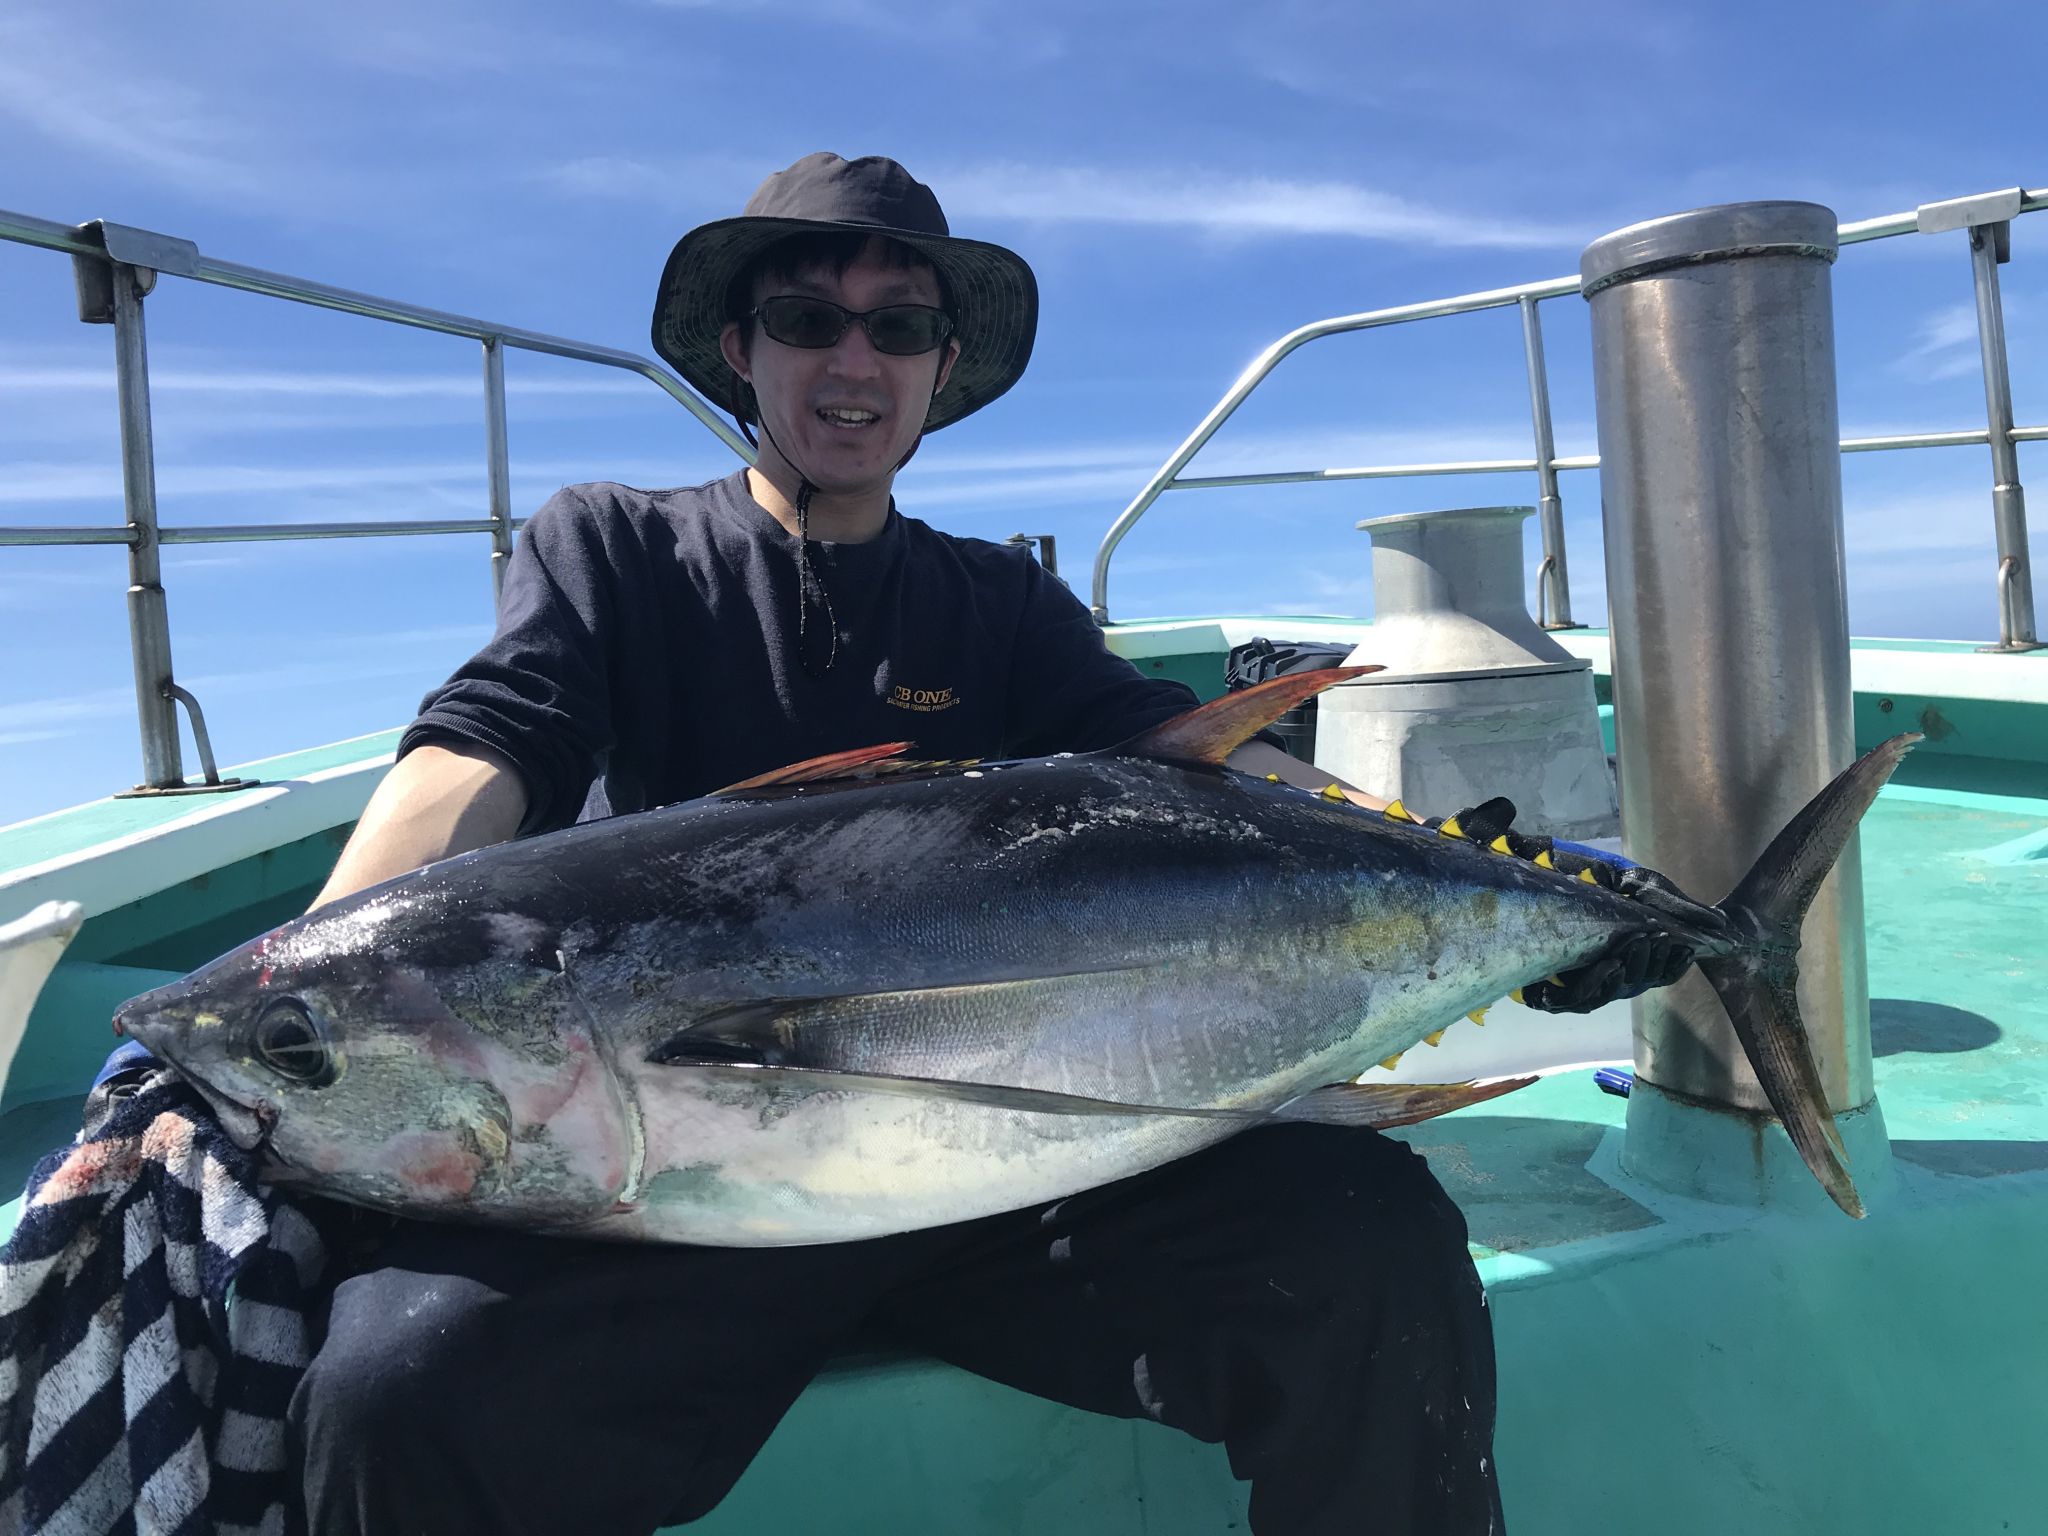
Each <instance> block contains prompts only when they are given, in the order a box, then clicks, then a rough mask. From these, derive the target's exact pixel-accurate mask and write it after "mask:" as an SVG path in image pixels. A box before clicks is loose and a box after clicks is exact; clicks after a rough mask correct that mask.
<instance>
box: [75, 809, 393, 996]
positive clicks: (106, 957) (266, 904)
mask: <svg viewBox="0 0 2048 1536" xmlns="http://www.w3.org/2000/svg"><path fill="white" fill-rule="evenodd" d="M353 830H354V823H349V824H348V825H345V826H339V827H328V828H325V829H324V830H322V831H319V832H315V833H313V834H312V835H311V836H310V837H302V838H299V839H297V840H296V841H294V842H290V843H285V844H282V845H281V846H279V847H276V848H269V849H265V850H264V851H263V852H262V853H258V854H254V855H252V856H251V857H249V858H246V859H238V860H237V861H235V862H234V863H232V864H227V865H223V866H222V867H221V868H219V869H214V870H208V871H207V872H206V873H204V874H201V875H195V876H194V877H193V878H191V879H190V880H182V881H180V882H178V884H176V885H173V886H169V887H167V888H166V889H164V890H161V891H157V892H155V893H154V894H152V895H149V896H145V897H143V898H142V899H141V900H140V901H132V902H129V903H128V904H127V905H126V906H122V907H116V908H114V909H113V910H112V911H110V912H103V913H101V914H100V915H99V916H97V917H93V918H89V919H87V921H86V924H85V926H84V927H83V928H81V929H80V930H79V933H78V937H77V938H76V939H74V940H72V942H71V948H70V949H69V950H68V951H67V952H66V954H65V959H66V960H101V961H106V962H109V963H112V964H117V965H140V966H149V967H155V968H159V969H167V970H176V971H189V970H193V969H195V968H196V967H198V966H201V965H204V964H205V963H206V962H207V961H209V960H211V959H214V958H215V957H216V956H218V955H221V954H224V953H226V952H227V951H228V950H230V949H233V948H234V947H235V946H236V945H238V944H240V943H242V942H244V941H245V940H247V939H250V938H253V937H255V936H256V935H257V934H259V933H262V932H264V931H265V930H266V929H270V928H275V927H276V926H277V925H278V924H279V923H282V922H287V921H289V920H290V919H292V918H294V917H297V916H298V915H299V914H300V913H301V912H304V911H305V910H306V907H307V906H308V905H309V904H310V903H311V902H312V900H313V898H314V897H315V896H316V895H318V894H319V890H320V887H321V885H322V884H324V883H325V881H326V879H327V876H328V875H329V874H330V873H331V872H332V871H333V869H334V861H335V860H336V859H337V858H339V857H340V856H341V849H342V845H343V844H344V843H346V842H347V841H348V836H349V833H350V832H352V831H353Z"/></svg>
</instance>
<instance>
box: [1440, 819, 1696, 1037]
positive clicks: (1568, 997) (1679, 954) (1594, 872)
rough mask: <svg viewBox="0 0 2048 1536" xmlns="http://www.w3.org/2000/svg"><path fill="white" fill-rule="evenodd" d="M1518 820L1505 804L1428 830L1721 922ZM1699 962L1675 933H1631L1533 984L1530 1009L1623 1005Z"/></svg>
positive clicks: (1629, 871) (1657, 885)
mask: <svg viewBox="0 0 2048 1536" xmlns="http://www.w3.org/2000/svg"><path fill="white" fill-rule="evenodd" d="M1514 820H1515V805H1514V802H1513V801H1512V800H1508V799H1506V798H1504V797H1497V798H1495V799H1492V800H1488V801H1486V802H1485V803H1483V804H1481V805H1475V806H1469V807H1467V808H1466V809H1464V810H1462V811H1459V812H1458V813H1457V814H1456V815H1455V816H1444V817H1432V818H1430V819H1429V820H1426V821H1424V822H1422V823H1421V824H1422V825H1423V826H1425V827H1427V828H1429V829H1430V830H1431V831H1433V832H1444V831H1445V830H1446V829H1449V835H1452V836H1457V837H1464V838H1468V839H1470V840H1471V841H1473V842H1476V843H1480V844H1483V845H1484V846H1486V847H1489V848H1492V849H1494V850H1495V851H1496V852H1505V853H1509V854H1512V855H1513V856H1514V857H1516V858H1518V859H1527V860H1529V861H1531V862H1532V863H1542V864H1544V865H1546V866H1548V867H1549V868H1551V869H1555V870H1556V871H1558V873H1560V874H1565V875H1574V876H1582V877H1590V878H1591V880H1592V881H1593V883H1594V884H1596V885H1601V886H1605V887H1606V888H1607V889H1608V890H1610V891H1616V892H1619V893H1620V894H1621V895H1623V896H1627V897H1630V898H1632V899H1642V900H1645V901H1646V904H1647V905H1649V906H1651V907H1652V908H1662V909H1664V910H1667V911H1674V910H1675V911H1679V912H1681V913H1682V915H1683V916H1685V917H1686V918H1687V919H1688V920H1691V921H1695V922H1711V920H1712V919H1714V918H1716V917H1718V916H1719V914H1718V913H1717V912H1715V910H1714V909H1713V908H1711V907H1701V906H1699V904H1698V903H1696V902H1694V901H1692V900H1690V899H1689V898H1688V897H1686V896H1685V894H1684V893H1683V892H1681V891H1680V890H1679V889H1678V888H1677V887H1676V886H1674V885H1673V884H1672V883H1671V882H1670V881H1669V880H1667V879H1665V878H1664V877H1663V876H1662V875H1660V874H1658V873H1657V872H1656V871H1655V870H1651V869H1643V868H1640V867H1639V866H1637V865H1634V864H1628V863H1624V862H1620V861H1617V860H1611V859H1602V858H1597V857H1594V856H1593V855H1591V854H1589V853H1584V852H1581V851H1580V850H1578V849H1576V848H1563V847H1559V846H1558V845H1557V844H1556V843H1555V842H1553V841H1552V840H1551V839H1550V838H1547V837H1543V836H1540V835H1537V836H1532V835H1530V834H1528V833H1524V832H1517V831H1516V830H1515V829H1514ZM1692 958H1693V954H1692V946H1690V945H1689V944H1687V943H1685V942H1684V941H1683V940H1681V939H1676V938H1673V937H1672V936H1671V935H1670V934H1666V933H1635V934H1630V935H1628V936H1627V937H1625V938H1623V939H1620V940H1618V941H1616V943H1615V945H1614V947H1613V948H1611V949H1610V950H1608V952H1607V953H1606V954H1604V955H1601V956H1600V957H1599V958H1598V959H1594V960H1589V961H1587V962H1586V964H1584V965H1582V966H1579V967H1578V968H1577V969H1575V970H1569V971H1565V972H1563V973H1562V974H1560V975H1559V976H1558V977H1557V978H1556V979H1555V980H1544V981H1537V982H1531V983H1530V984H1529V985H1528V986H1526V987H1524V988H1522V1005H1523V1006H1524V1007H1526V1008H1534V1009H1536V1010H1537V1011H1538V1012H1539V1013H1591V1012H1592V1011H1593V1010H1594V1009H1596V1008H1604V1007H1606V1006H1607V1004H1609V1003H1613V1002H1619V1001H1620V1000H1621V999H1623V998H1626V997H1637V996H1640V995H1641V994H1642V993H1644V992H1647V991H1649V990H1650V989H1651V988H1652V987H1665V986H1669V985H1670V984H1671V983H1672V982H1674V981H1676V980H1678V978H1679V977H1681V976H1683V975H1684V974H1685V971H1686V967H1687V966H1689V965H1691V964H1692Z"/></svg>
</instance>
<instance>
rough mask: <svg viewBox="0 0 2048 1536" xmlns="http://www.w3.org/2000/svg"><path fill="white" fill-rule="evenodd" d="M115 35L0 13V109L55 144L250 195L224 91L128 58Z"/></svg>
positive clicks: (190, 183) (186, 183) (242, 149)
mask: <svg viewBox="0 0 2048 1536" xmlns="http://www.w3.org/2000/svg"><path fill="white" fill-rule="evenodd" d="M118 38H119V34H118V33H114V32H105V31H101V30H97V29H94V28H90V27H78V26H70V25H58V24H55V23H53V22H51V21H47V20H45V19H43V18H40V17H36V16H31V15H26V14H20V13H17V14H14V15H11V16H8V17H5V18H0V117H6V118H12V119H14V121H15V122H17V123H18V124H20V125H21V126H23V127H25V128H27V129H28V130H29V131H30V132H31V133H33V134H34V135H36V136H37V137H39V138H41V139H42V140H44V141H45V142H47V143H49V144H52V145H54V146H56V147H57V148H58V149H60V150H63V151H65V152H68V153H72V154H77V155H82V156H85V157H87V158H89V159H92V160H96V161H101V162H108V161H112V162H118V163H120V164H123V165H126V166H130V167H134V168H138V169H141V170H143V171H146V172H148V173H149V174H151V175H153V176H155V177H158V178H160V179H162V180H163V181H166V182H169V183H171V184H172V185H174V186H178V187H181V188H183V189H185V190H186V191H189V192H195V193H199V194H202V195H213V194H218V193H222V192H227V193H232V194H234V195H236V196H257V195H260V194H261V193H262V192H263V190H264V188H263V186H262V178H261V177H259V176H258V175H257V174H256V172H255V171H254V170H253V169H252V167H251V166H250V164H249V162H248V160H247V158H246V144H247V143H248V139H247V138H246V137H245V136H244V135H242V134H241V133H238V131H237V123H236V120H235V118H234V116H233V114H232V113H230V112H229V111H227V110H225V108H224V103H225V102H226V101H229V100H231V99H232V97H231V96H224V95H222V94H218V93H213V92H206V91H201V90H198V89H195V88H194V87H192V86H189V85H185V84H182V83H180V82H179V81H177V80H175V79H167V78H162V77H161V76H158V75H153V74H151V73H148V72H145V71H141V70H136V69H133V68H131V67H129V65H128V63H127V60H126V57H125V56H124V53H123V50H122V49H120V48H119V47H118V46H116V44H117V42H118ZM112 103H118V104H119V107H118V110H115V109H113V108H112V107H111V106H110V104H112Z"/></svg>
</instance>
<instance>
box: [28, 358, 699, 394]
mask: <svg viewBox="0 0 2048 1536" xmlns="http://www.w3.org/2000/svg"><path fill="white" fill-rule="evenodd" d="M149 381H150V386H151V388H152V389H162V390H184V391H190V392H192V393H195V394H215V395H262V396H277V395H310V396H314V397H317V398H321V399H367V400H417V399H423V398H437V397H452V398H458V399H469V400H480V399H481V398H482V397H483V392H484V389H483V379H482V376H481V370H479V373H478V374H477V376H474V377H471V376H468V375H463V374H400V373H290V372H278V371H270V370H260V369H258V370H243V369H230V370H221V371H207V370H194V369H181V368H151V369H150V372H149ZM53 390H65V391H84V392H89V393H100V394H109V395H111V394H112V393H113V392H114V371H113V369H112V367H111V366H110V367H107V368H80V367H50V368H38V367H27V366H18V367H6V366H0V391H7V392H13V391H22V392H33V393H37V394H43V393H48V392H50V391H53ZM505 393H506V394H507V395H508V396H509V395H533V396H546V395H644V396H646V397H648V398H650V399H654V400H661V399H665V398H666V397H665V396H663V395H662V393H661V391H660V390H659V389H657V388H656V387H655V386H654V385H653V384H651V383H649V382H648V381H647V380H646V379H643V378H641V377H639V376H638V375H628V374H624V373H619V374H613V373H611V372H609V371H607V372H605V373H602V374H595V373H594V374H592V375H590V376H589V377H584V378H532V379H522V378H517V377H508V378H507V379H506V380H505Z"/></svg>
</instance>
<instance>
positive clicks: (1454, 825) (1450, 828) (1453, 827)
mask: <svg viewBox="0 0 2048 1536" xmlns="http://www.w3.org/2000/svg"><path fill="white" fill-rule="evenodd" d="M1437 831H1438V832H1440V833H1442V834H1443V835H1444V836H1445V837H1463V836H1464V835H1465V829H1464V828H1463V827H1461V826H1459V825H1458V818H1457V817H1455V816H1446V817H1445V818H1444V820H1443V825H1442V826H1440V827H1438V828H1437Z"/></svg>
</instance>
